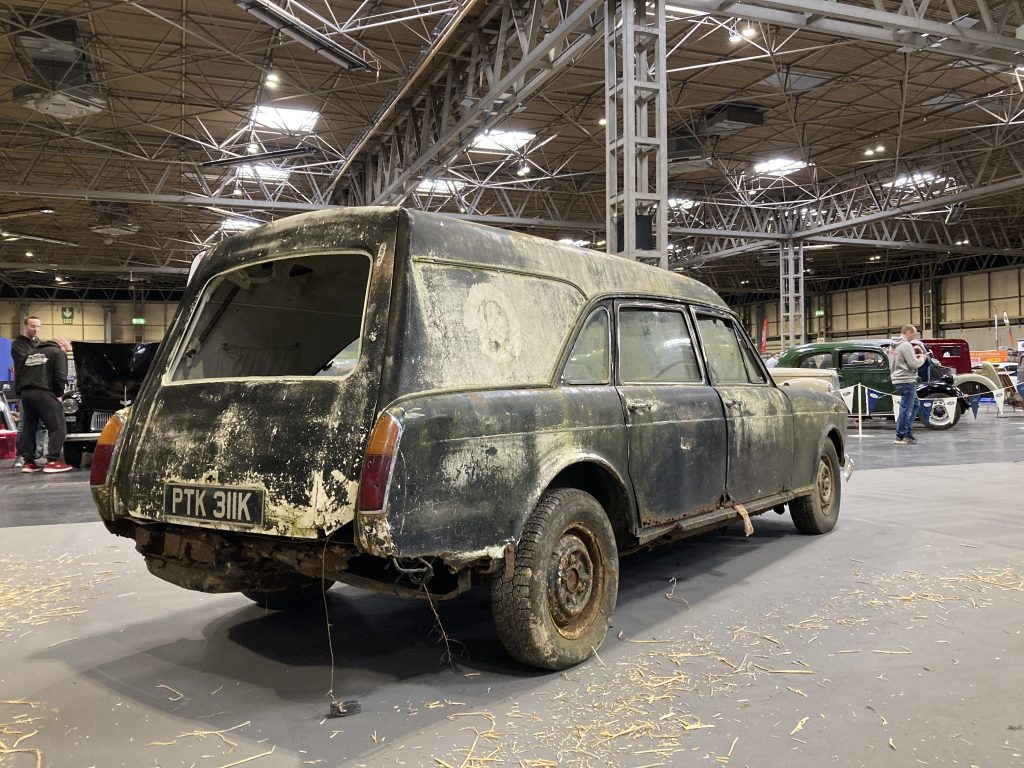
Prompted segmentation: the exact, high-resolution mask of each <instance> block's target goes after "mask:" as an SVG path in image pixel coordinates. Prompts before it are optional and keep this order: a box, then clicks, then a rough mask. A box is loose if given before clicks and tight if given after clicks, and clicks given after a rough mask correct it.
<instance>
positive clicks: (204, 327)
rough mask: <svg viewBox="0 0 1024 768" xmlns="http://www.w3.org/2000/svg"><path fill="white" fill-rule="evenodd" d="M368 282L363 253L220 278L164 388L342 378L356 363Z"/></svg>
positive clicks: (268, 265)
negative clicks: (222, 382)
mask: <svg viewBox="0 0 1024 768" xmlns="http://www.w3.org/2000/svg"><path fill="white" fill-rule="evenodd" d="M369 279H370V257H369V256H368V255H366V254H364V253H343V254H331V255H317V256H302V257H299V258H292V259H277V260H275V261H264V262H260V263H259V264H252V265H250V266H246V267H242V268H240V269H235V270H232V271H230V272H225V273H224V274H223V275H220V276H218V277H216V278H214V279H213V280H212V281H211V282H210V283H209V284H208V285H207V286H206V289H205V291H204V295H203V298H202V299H201V301H200V303H199V307H198V310H197V311H196V313H195V316H194V318H193V320H192V322H191V325H190V327H189V329H188V332H187V333H186V335H185V338H184V340H183V342H182V344H181V346H180V349H179V352H178V354H177V357H176V359H175V364H174V366H173V368H172V374H171V380H172V381H197V380H201V379H230V378H250V377H257V376H274V377H277V376H345V375H347V374H348V373H349V372H350V371H351V370H352V369H353V368H354V367H355V365H356V363H357V361H358V359H359V349H360V340H361V338H362V325H363V308H364V307H365V306H366V292H367V286H368V285H369Z"/></svg>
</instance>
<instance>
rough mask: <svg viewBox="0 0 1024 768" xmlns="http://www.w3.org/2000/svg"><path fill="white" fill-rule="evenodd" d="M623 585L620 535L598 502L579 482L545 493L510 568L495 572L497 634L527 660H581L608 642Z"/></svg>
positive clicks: (549, 663)
mask: <svg viewBox="0 0 1024 768" xmlns="http://www.w3.org/2000/svg"><path fill="white" fill-rule="evenodd" d="M505 567H506V568H507V567H508V566H507V565H506V566H505ZM618 589H619V560H618V550H617V549H616V547H615V534H614V533H613V531H612V527H611V523H610V522H609V521H608V516H607V515H606V514H605V511H604V509H603V508H602V507H601V505H600V503H598V501H597V499H595V498H594V497H593V496H591V495H590V494H589V493H586V492H584V491H581V490H577V489H575V488H558V489H555V490H552V491H548V492H547V493H545V494H544V495H543V496H542V497H541V500H540V501H539V502H538V504H537V507H536V509H534V511H533V513H532V514H531V515H530V517H529V519H528V520H527V521H526V526H525V528H524V529H523V534H522V536H521V537H520V538H519V542H518V544H517V545H516V550H515V566H514V567H513V569H512V572H511V573H507V572H504V570H503V571H502V572H500V573H499V574H498V575H496V576H495V578H494V581H493V584H492V590H491V607H492V610H493V613H494V623H495V626H496V628H497V632H498V638H499V639H500V640H501V643H502V645H504V646H505V650H507V651H508V653H509V655H510V656H512V657H513V658H515V659H516V660H517V661H520V662H522V663H523V664H528V665H530V666H533V667H540V668H542V669H552V670H560V669H566V668H568V667H571V666H573V665H575V664H579V663H580V662H582V661H584V660H586V659H588V658H590V656H592V655H593V654H594V653H596V652H597V649H598V647H599V646H600V645H601V643H602V642H603V641H604V637H605V635H606V634H607V633H608V623H609V621H610V620H611V617H612V614H613V613H614V611H615V601H616V598H617V596H618Z"/></svg>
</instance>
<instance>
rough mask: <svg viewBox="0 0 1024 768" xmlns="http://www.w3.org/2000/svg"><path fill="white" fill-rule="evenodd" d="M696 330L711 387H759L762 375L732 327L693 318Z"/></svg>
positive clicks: (710, 319) (703, 317)
mask: <svg viewBox="0 0 1024 768" xmlns="http://www.w3.org/2000/svg"><path fill="white" fill-rule="evenodd" d="M697 328H698V329H699V330H700V338H701V341H703V343H704V354H705V355H706V356H707V360H708V370H709V371H710V372H711V380H712V383H714V384H751V383H756V384H763V383H764V382H765V378H764V374H763V373H762V371H761V367H760V365H758V364H757V362H755V359H754V353H753V352H752V351H751V350H750V349H749V345H747V344H744V343H743V342H742V340H741V338H740V336H739V331H738V330H737V328H736V325H735V323H733V322H732V321H731V320H728V319H726V318H723V317H714V316H712V315H700V314H698V315H697Z"/></svg>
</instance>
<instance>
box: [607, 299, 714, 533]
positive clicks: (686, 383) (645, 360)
mask: <svg viewBox="0 0 1024 768" xmlns="http://www.w3.org/2000/svg"><path fill="white" fill-rule="evenodd" d="M616 330H617V334H616V339H617V342H616V353H617V360H616V386H617V389H618V393H619V398H620V400H621V403H622V410H623V413H624V414H625V419H626V434H627V441H628V450H629V458H628V465H629V474H630V479H631V481H632V483H633V489H634V492H635V495H636V499H637V504H638V507H639V514H640V521H641V524H643V525H656V524H658V523H663V522H667V521H670V520H676V519H679V518H682V517H687V516H690V515H694V514H697V513H699V512H704V511H708V510H711V509H715V508H717V507H718V506H720V502H721V499H722V497H723V495H724V491H725V478H726V475H725V472H726V469H725V467H726V432H725V414H724V412H723V410H722V403H721V399H720V398H719V396H718V393H717V392H715V390H714V389H713V388H712V387H711V386H710V385H709V383H708V381H707V378H706V374H705V371H704V368H703V365H702V364H701V362H700V360H699V355H698V354H697V350H696V345H695V343H694V333H693V328H692V321H691V320H690V318H689V317H688V315H687V313H686V311H685V308H684V307H682V306H680V305H673V304H656V303H641V302H628V301H620V302H617V304H616Z"/></svg>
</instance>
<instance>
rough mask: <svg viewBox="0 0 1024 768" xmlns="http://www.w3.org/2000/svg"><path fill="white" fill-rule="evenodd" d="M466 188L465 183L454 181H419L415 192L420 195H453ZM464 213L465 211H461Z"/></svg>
mask: <svg viewBox="0 0 1024 768" xmlns="http://www.w3.org/2000/svg"><path fill="white" fill-rule="evenodd" d="M465 186H466V182H464V181H457V180H456V179H421V180H420V183H419V184H417V185H416V191H417V192H419V193H420V194H432V193H442V192H443V193H448V194H450V195H454V194H455V193H456V192H458V191H459V190H461V189H462V188H463V187H465ZM462 213H465V211H462Z"/></svg>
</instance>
